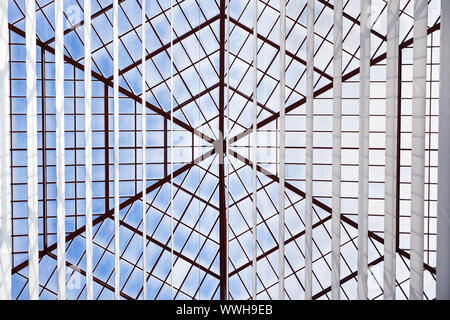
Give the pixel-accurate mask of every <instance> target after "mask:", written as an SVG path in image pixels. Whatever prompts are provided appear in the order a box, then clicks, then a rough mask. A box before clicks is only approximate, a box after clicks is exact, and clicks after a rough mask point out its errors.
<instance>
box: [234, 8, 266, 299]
mask: <svg viewBox="0 0 450 320" xmlns="http://www.w3.org/2000/svg"><path fill="white" fill-rule="evenodd" d="M258 1H259V0H253V146H252V158H253V159H252V160H253V203H252V223H253V225H252V253H253V257H252V265H253V268H252V299H253V300H256V295H257V282H256V281H257V277H256V275H257V273H258V270H257V264H256V263H257V261H256V260H257V258H256V257H257V255H258V251H257V250H258V249H257V242H256V239H257V233H256V225H257V217H258V212H257V210H258V205H257V203H258V187H257V175H256V166H257V165H258V149H257V148H258V126H257V122H258ZM227 154H228V152H227Z"/></svg>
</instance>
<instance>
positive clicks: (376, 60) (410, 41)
mask: <svg viewBox="0 0 450 320" xmlns="http://www.w3.org/2000/svg"><path fill="white" fill-rule="evenodd" d="M440 28H441V24H440V23H435V24H434V25H433V26H432V27H430V28H428V32H427V33H428V35H429V34H431V33H433V32H435V31H437V30H440ZM413 43H414V38H409V39H408V40H406V41H404V42H402V43H401V44H400V45H399V49H400V50H402V49H404V48H407V47H409V46H411V45H412V44H413ZM385 59H386V53H383V54H380V55H379V56H377V57H375V58H373V59H371V60H370V65H371V66H373V65H376V64H378V63H380V62H381V61H383V60H385ZM359 72H360V69H359V68H355V69H354V70H352V71H349V72H348V73H346V74H344V75H343V76H342V81H347V80H349V79H351V78H353V77H354V76H356V75H358V74H359ZM331 89H333V82H332V81H331V82H330V83H328V84H327V85H325V86H323V87H322V88H320V89H318V90H316V91H314V98H316V97H318V96H320V95H322V94H324V93H326V92H327V91H329V90H331ZM305 103H306V98H302V99H300V100H298V101H296V102H294V103H292V104H291V105H289V106H287V107H286V109H285V112H286V113H288V112H291V111H293V110H295V109H297V108H298V107H300V106H302V105H304V104H305ZM279 117H280V112H276V113H274V114H273V115H271V116H269V117H267V118H266V119H264V120H262V121H260V122H258V124H257V128H258V129H260V128H262V127H264V126H266V125H268V124H269V123H271V122H273V121H275V120H277V119H278V118H279ZM252 130H253V128H248V129H246V130H244V131H242V132H241V133H239V134H238V135H236V136H234V137H232V138H229V139H228V143H230V144H232V143H234V142H236V141H238V140H240V139H242V138H244V137H246V136H247V135H249V134H251V133H252Z"/></svg>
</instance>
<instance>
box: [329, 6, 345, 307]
mask: <svg viewBox="0 0 450 320" xmlns="http://www.w3.org/2000/svg"><path fill="white" fill-rule="evenodd" d="M333 13H334V24H333V25H334V27H333V32H334V35H333V43H334V58H333V164H332V171H333V182H332V232H331V237H332V240H331V242H332V252H331V297H332V299H333V300H339V297H340V273H341V272H340V265H341V146H342V142H341V132H342V23H343V21H342V20H343V19H342V0H335V2H334V12H333Z"/></svg>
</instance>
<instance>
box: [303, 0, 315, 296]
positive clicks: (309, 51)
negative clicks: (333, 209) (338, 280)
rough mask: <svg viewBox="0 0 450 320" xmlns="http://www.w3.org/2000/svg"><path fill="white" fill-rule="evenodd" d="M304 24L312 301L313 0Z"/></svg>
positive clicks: (307, 259) (308, 286) (307, 267)
mask: <svg viewBox="0 0 450 320" xmlns="http://www.w3.org/2000/svg"><path fill="white" fill-rule="evenodd" d="M306 6H307V9H306V15H307V18H306V19H307V20H306V21H307V22H306V184H305V194H306V199H305V299H306V300H311V299H312V216H313V208H312V198H313V181H312V179H313V126H314V125H313V113H314V0H308V2H307V5H306Z"/></svg>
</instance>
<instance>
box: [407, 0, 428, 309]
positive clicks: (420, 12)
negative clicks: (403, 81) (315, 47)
mask: <svg viewBox="0 0 450 320" xmlns="http://www.w3.org/2000/svg"><path fill="white" fill-rule="evenodd" d="M427 18H428V1H427V0H415V1H414V47H413V106H412V127H413V131H412V156H411V264H410V271H411V279H410V290H409V292H410V298H411V299H412V300H422V297H423V246H424V245H423V241H424V220H423V218H424V188H425V108H426V80H427Z"/></svg>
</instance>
